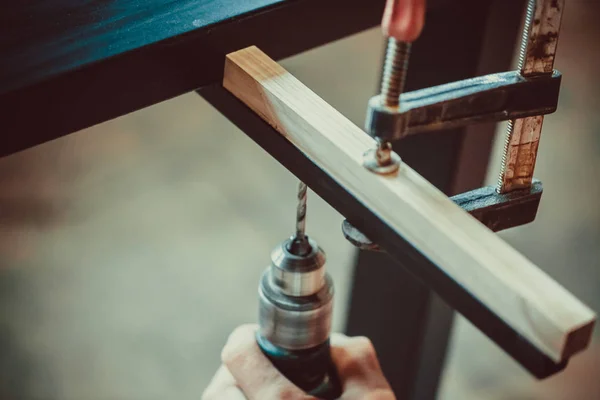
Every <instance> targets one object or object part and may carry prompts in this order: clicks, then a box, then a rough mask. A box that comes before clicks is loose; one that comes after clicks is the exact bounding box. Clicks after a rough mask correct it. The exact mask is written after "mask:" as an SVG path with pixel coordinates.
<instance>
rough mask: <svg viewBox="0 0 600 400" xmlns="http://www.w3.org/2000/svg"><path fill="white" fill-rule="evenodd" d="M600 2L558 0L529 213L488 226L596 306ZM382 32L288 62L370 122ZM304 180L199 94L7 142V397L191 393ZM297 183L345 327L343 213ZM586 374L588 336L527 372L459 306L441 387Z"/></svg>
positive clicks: (545, 395) (2, 168)
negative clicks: (549, 108)
mask: <svg viewBox="0 0 600 400" xmlns="http://www.w3.org/2000/svg"><path fill="white" fill-rule="evenodd" d="M599 11H600V5H599V4H598V2H596V1H593V0H590V1H583V0H579V1H576V0H571V1H568V4H567V8H566V11H565V14H564V20H563V29H562V33H561V38H560V43H559V49H558V58H557V61H556V67H557V68H558V69H559V70H561V72H563V74H564V77H563V84H562V89H561V96H560V103H559V111H558V112H557V113H556V114H554V115H551V116H549V117H547V118H546V122H545V125H544V131H543V136H542V141H541V145H540V154H539V158H538V163H537V168H536V177H538V178H540V179H541V180H542V181H543V182H544V195H543V201H542V203H541V206H540V210H539V214H538V218H537V220H536V221H535V222H534V223H532V224H530V225H527V226H523V227H519V228H516V229H512V230H510V231H508V232H503V233H501V234H500V235H501V236H502V237H503V238H505V239H506V240H507V241H508V242H510V243H511V244H512V245H513V246H514V247H516V248H517V249H518V250H519V251H521V252H522V253H524V254H525V255H526V256H527V257H529V258H530V259H531V260H533V261H534V262H535V263H537V264H538V265H540V266H542V267H543V268H544V269H545V270H546V271H547V272H548V273H549V274H550V275H551V276H553V277H554V278H555V279H557V280H558V281H559V282H561V283H562V284H563V285H564V286H566V287H567V288H568V289H569V290H570V291H572V292H573V293H575V294H576V295H577V296H578V297H579V298H580V299H582V300H583V301H584V302H586V303H587V304H589V305H590V306H591V307H592V308H594V309H595V310H596V311H600V261H599V260H600V205H599V203H598V199H599V198H600V180H599V179H598V173H600V157H599V155H600V135H599V134H600V114H599V113H598V109H599V108H600V100H599V98H598V96H599V95H600V77H599V76H598V72H599V71H600V45H599V44H598V41H597V38H600V26H599V24H598V23H597V17H598V15H600V13H599ZM382 50H383V41H382V39H381V36H380V32H379V30H378V29H375V30H372V31H368V32H364V33H361V34H359V35H356V36H353V37H349V38H347V39H344V40H342V41H339V42H336V43H332V44H330V45H328V46H325V47H322V48H319V49H316V50H313V51H310V52H307V53H304V54H301V55H298V56H296V57H293V58H291V59H288V60H285V61H284V62H283V65H284V66H285V67H286V68H288V69H289V70H290V71H291V72H292V73H293V74H295V75H296V76H297V77H298V78H299V79H301V80H302V81H304V83H306V84H307V85H308V86H309V87H311V88H313V89H314V90H315V91H316V92H317V93H318V94H319V95H321V96H322V97H323V98H324V99H325V100H327V101H328V102H330V103H331V104H332V105H334V106H335V107H336V108H338V109H339V110H340V111H341V112H342V113H343V114H345V115H347V116H348V117H349V118H351V119H352V120H353V121H354V122H355V123H357V124H359V125H361V126H362V123H363V118H364V113H365V107H366V101H367V99H368V97H369V96H371V94H372V93H373V92H374V90H375V86H376V83H377V78H378V73H379V68H380V55H381V52H382ZM357 54H360V57H357ZM340 65H343V66H344V68H343V69H340V68H339V66H340ZM348 82H352V85H348V84H347V83H348ZM339 88H344V90H340V89H339ZM34 117H35V116H32V118H34ZM499 130H502V127H499ZM501 142H502V140H497V143H496V145H495V149H494V154H493V157H492V162H491V164H490V169H489V170H490V173H489V177H488V184H493V183H494V182H495V175H496V173H497V171H498V167H499V155H500V151H501ZM296 184H297V182H296V179H295V178H294V177H293V176H292V175H291V174H290V173H288V172H287V171H286V170H285V169H284V168H283V167H281V166H280V165H279V164H278V163H277V162H275V161H274V160H273V159H271V157H270V156H269V155H267V154H266V153H265V152H263V151H262V150H261V149H260V148H259V147H258V146H257V145H255V144H254V143H253V142H251V141H250V139H248V138H247V137H246V136H245V135H244V134H243V133H242V132H240V131H238V130H237V129H236V128H235V127H234V126H233V125H232V124H231V123H230V122H229V121H227V120H226V119H225V118H224V117H222V116H221V115H220V114H219V113H217V112H216V111H215V110H213V109H212V108H211V107H210V106H209V105H208V104H207V103H206V102H205V101H204V100H202V99H201V98H200V97H199V96H198V95H196V94H194V93H191V94H187V95H184V96H181V97H178V98H175V99H172V100H169V101H167V102H164V103H161V104H157V105H155V106H152V107H149V108H147V109H144V110H141V111H138V112H135V113H132V114H130V115H127V116H124V117H121V118H118V119H116V120H113V121H109V122H106V123H104V124H101V125H98V126H95V127H92V128H90V129H86V130H84V131H81V132H77V133H74V134H72V135H69V136H68V137H64V138H61V139H59V140H55V141H53V142H50V143H46V144H44V145H41V146H38V147H36V148H33V149H29V150H27V151H24V152H21V153H19V154H15V155H12V156H10V157H6V158H2V159H0V265H1V266H2V268H1V269H0V354H2V356H1V357H0V399H3V400H4V399H90V400H92V399H98V400H100V399H144V400H146V399H164V398H178V399H199V398H200V395H201V393H202V391H203V389H204V388H205V386H206V385H207V384H208V382H209V380H210V378H211V377H212V374H213V373H214V371H215V370H216V368H217V367H218V365H219V354H220V350H221V347H222V346H223V344H224V343H225V340H226V338H227V336H228V334H229V333H230V331H231V330H232V329H233V328H234V327H235V326H237V325H239V324H241V323H244V322H254V321H255V320H256V312H257V300H256V293H257V283H258V278H259V276H260V273H261V272H262V270H263V269H264V268H265V267H266V266H267V264H268V263H269V252H270V250H271V248H272V247H273V246H274V245H275V244H277V243H278V242H279V241H280V240H282V239H283V238H284V237H286V236H288V235H289V234H291V232H292V229H293V219H294V208H295V200H294V199H295V193H294V192H295V187H296ZM309 196H310V197H309V208H308V222H307V229H308V232H309V233H310V234H312V236H314V237H315V238H317V239H318V240H319V241H320V243H321V245H322V246H323V247H324V248H325V249H326V251H327V253H328V260H329V262H328V269H329V271H330V272H331V274H332V275H333V277H334V280H335V283H336V286H337V299H336V300H337V301H336V310H335V316H334V318H335V328H336V330H341V329H343V326H344V316H345V313H346V305H347V299H348V290H349V284H350V278H351V272H352V261H353V257H354V251H353V248H352V247H351V246H350V245H349V244H348V243H347V242H346V241H345V239H344V238H343V237H342V235H341V233H340V223H341V221H342V217H341V215H339V214H338V213H337V212H336V211H335V210H333V209H331V208H330V207H329V206H328V205H327V204H325V203H324V202H323V201H322V200H321V199H319V198H318V197H317V196H316V195H314V194H310V195H309ZM597 336H598V334H597ZM598 377H600V341H598V340H596V341H595V342H594V344H593V345H592V347H591V348H590V349H589V350H588V351H587V352H585V353H583V354H580V355H578V356H576V357H575V358H573V359H572V361H571V364H570V365H569V367H568V368H567V370H566V371H565V372H564V373H562V374H560V375H558V376H556V377H553V378H551V379H548V380H545V381H543V382H536V381H534V379H533V378H532V377H531V376H530V375H528V374H527V373H526V372H525V371H524V370H523V369H521V368H520V367H519V366H518V365H517V364H516V363H515V362H513V361H512V360H511V359H510V358H509V357H508V356H506V355H505V354H503V353H502V352H501V351H500V350H499V349H498V348H496V347H495V345H494V344H493V343H491V342H490V341H489V340H488V339H487V338H486V337H484V336H483V335H482V334H480V333H479V332H478V331H477V330H476V329H475V328H473V327H472V326H471V325H470V324H469V323H468V322H466V321H465V320H464V319H462V318H461V317H460V316H458V317H457V318H456V323H455V326H454V331H453V335H452V340H451V344H450V351H449V356H448V359H447V364H446V368H445V372H444V376H443V380H442V386H441V390H440V395H439V398H440V399H496V400H498V399H528V400H529V399H598V398H600V380H599V379H598Z"/></svg>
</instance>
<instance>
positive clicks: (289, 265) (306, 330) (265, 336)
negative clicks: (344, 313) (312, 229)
mask: <svg viewBox="0 0 600 400" xmlns="http://www.w3.org/2000/svg"><path fill="white" fill-rule="evenodd" d="M297 240H298V239H295V238H291V239H288V240H286V241H285V242H283V243H281V244H280V245H279V246H277V247H276V248H275V249H274V250H273V251H272V252H271V265H270V266H269V267H268V268H267V270H266V271H265V272H264V274H263V276H262V278H261V280H260V284H259V301H260V305H259V326H260V329H259V332H258V337H257V340H258V344H259V346H260V347H261V349H262V351H263V352H264V353H265V354H266V355H267V356H268V357H269V359H270V360H271V361H272V362H273V364H274V365H275V366H276V367H277V368H278V369H279V370H280V371H281V372H282V373H283V374H284V375H285V376H286V377H287V378H288V379H290V380H291V381H292V382H293V383H295V384H296V385H297V386H298V387H300V388H301V389H303V390H304V391H306V392H307V393H311V394H313V395H320V396H324V398H334V397H331V396H332V395H331V393H333V392H336V391H338V389H337V388H336V387H337V384H336V377H335V375H336V374H335V372H334V371H333V370H332V365H333V364H332V362H331V355H330V348H329V334H330V332H331V316H332V308H333V307H332V305H333V283H332V280H331V277H330V276H329V274H327V273H326V272H325V253H324V252H323V250H322V249H321V248H319V246H318V245H317V243H316V242H315V241H314V240H312V239H310V238H308V237H304V238H302V240H303V241H305V243H304V245H303V246H298V243H296V242H295V241H297ZM300 248H301V249H302V251H298V249H300ZM298 253H300V254H298ZM328 393H329V394H328ZM337 395H339V393H337Z"/></svg>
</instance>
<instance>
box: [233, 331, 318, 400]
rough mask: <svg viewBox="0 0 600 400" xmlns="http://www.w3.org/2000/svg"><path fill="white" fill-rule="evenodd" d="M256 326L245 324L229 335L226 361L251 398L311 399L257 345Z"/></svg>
mask: <svg viewBox="0 0 600 400" xmlns="http://www.w3.org/2000/svg"><path fill="white" fill-rule="evenodd" d="M257 329H258V327H257V326H256V325H243V326H241V327H239V328H237V329H236V330H235V331H233V333H232V334H231V335H230V336H229V339H228V341H227V344H226V345H225V348H224V349H223V352H222V353H221V359H222V361H223V364H224V365H225V366H226V367H227V369H228V370H229V371H230V372H231V375H232V376H233V378H234V380H235V382H237V385H238V386H239V387H240V389H241V390H242V391H243V392H244V394H245V395H246V397H247V398H248V399H249V400H308V399H312V397H310V396H308V395H306V394H305V393H304V392H303V391H302V390H301V389H300V388H298V387H297V386H295V385H294V384H293V383H291V382H290V381H289V380H288V379H287V378H285V377H284V376H283V375H282V374H280V373H279V371H277V369H276V368H275V367H274V366H273V364H271V362H270V361H269V359H267V357H265V355H264V354H263V353H262V351H261V350H260V348H259V347H258V345H257V344H256V336H255V335H256V330H257Z"/></svg>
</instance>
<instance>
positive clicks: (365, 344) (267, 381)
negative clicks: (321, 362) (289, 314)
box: [202, 325, 395, 400]
mask: <svg viewBox="0 0 600 400" xmlns="http://www.w3.org/2000/svg"><path fill="white" fill-rule="evenodd" d="M257 329H258V327H257V326H256V325H243V326H241V327H239V328H237V329H236V330H235V331H233V333H232V334H231V335H230V336H229V339H228V340H227V344H226V345H225V347H224V348H223V352H222V353H221V360H222V362H223V365H221V367H220V368H219V370H218V371H217V373H216V374H215V376H214V378H213V379H212V381H211V383H210V384H209V385H208V387H207V388H206V390H205V391H204V394H203V395H202V400H245V399H248V400H316V398H315V397H312V396H309V395H308V394H306V393H304V392H303V391H302V390H301V389H299V388H298V387H297V386H295V385H294V384H293V383H291V382H290V381H289V380H288V379H287V378H286V377H285V376H283V375H282V374H281V373H279V371H278V370H277V369H276V368H275V367H274V366H273V364H271V362H270V361H269V360H268V359H267V358H266V357H265V355H264V354H263V353H262V351H261V350H260V348H259V347H258V345H257V344H256V330H257ZM331 357H332V359H333V362H334V364H335V366H336V369H337V371H338V374H339V378H340V380H341V382H342V388H343V394H342V396H341V397H340V400H395V397H394V394H393V393H392V390H391V389H390V385H389V384H388V382H387V380H386V379H385V377H384V376H383V373H382V371H381V367H380V366H379V361H378V360H377V356H376V354H375V350H374V348H373V345H372V344H371V342H370V341H369V339H367V338H364V337H352V338H350V337H347V336H345V335H342V334H335V333H334V334H333V335H332V336H331Z"/></svg>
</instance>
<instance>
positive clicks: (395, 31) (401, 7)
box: [381, 0, 425, 42]
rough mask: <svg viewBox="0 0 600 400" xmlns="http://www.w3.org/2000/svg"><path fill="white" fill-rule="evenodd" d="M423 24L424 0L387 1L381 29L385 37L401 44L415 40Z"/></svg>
mask: <svg viewBox="0 0 600 400" xmlns="http://www.w3.org/2000/svg"><path fill="white" fill-rule="evenodd" d="M424 23H425V0H388V1H387V3H386V5H385V11H384V12H383V19H382V21H381V27H382V28H383V33H384V35H385V36H388V37H393V38H395V39H397V40H399V41H401V42H414V41H415V40H417V38H418V37H419V35H421V31H422V30H423V25H424Z"/></svg>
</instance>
